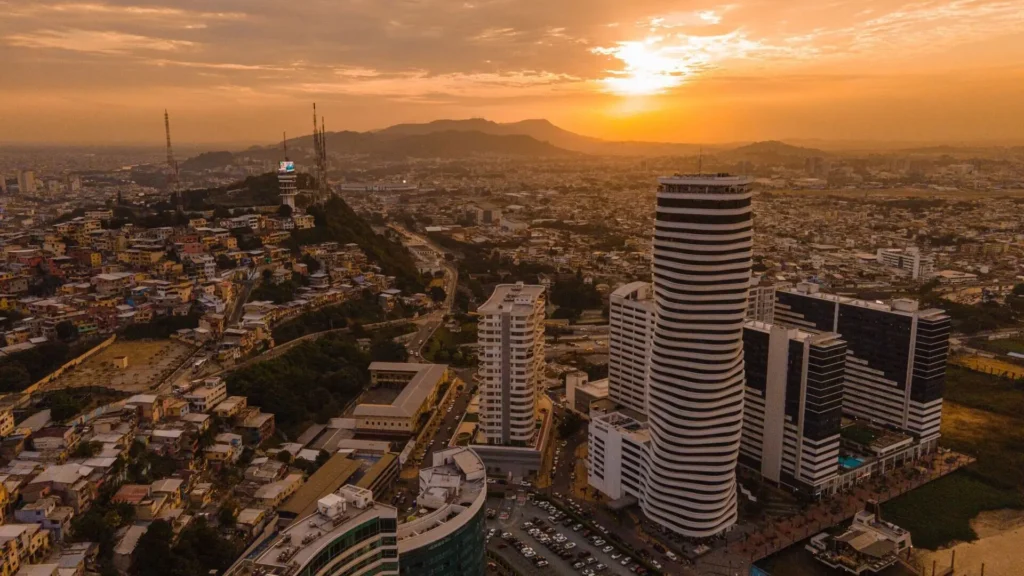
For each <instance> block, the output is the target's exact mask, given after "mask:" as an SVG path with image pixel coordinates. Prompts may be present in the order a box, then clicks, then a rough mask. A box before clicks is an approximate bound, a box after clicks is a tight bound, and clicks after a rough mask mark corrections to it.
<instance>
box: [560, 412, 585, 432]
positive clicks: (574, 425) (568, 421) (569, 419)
mask: <svg viewBox="0 0 1024 576" xmlns="http://www.w3.org/2000/svg"><path fill="white" fill-rule="evenodd" d="M581 426H583V418H580V416H579V414H576V413H575V412H569V411H566V412H565V414H564V415H563V416H562V421H561V422H559V423H558V437H559V438H568V437H569V436H572V435H573V434H575V433H576V432H578V431H579V429H580V427H581Z"/></svg>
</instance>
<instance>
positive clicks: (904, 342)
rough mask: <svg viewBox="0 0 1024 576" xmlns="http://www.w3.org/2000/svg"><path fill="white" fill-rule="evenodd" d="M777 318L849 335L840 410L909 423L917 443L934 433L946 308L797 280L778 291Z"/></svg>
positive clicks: (945, 350) (946, 335) (939, 404)
mask: <svg viewBox="0 0 1024 576" xmlns="http://www.w3.org/2000/svg"><path fill="white" fill-rule="evenodd" d="M775 298H776V303H775V322H776V323H781V324H786V325H789V326H794V327H797V328H801V329H804V330H813V331H819V332H835V333H838V334H839V335H840V336H841V337H842V338H843V340H845V341H846V342H847V351H846V376H845V382H844V386H843V412H845V413H847V414H850V415H852V416H856V417H858V418H863V419H865V420H870V421H872V422H876V423H878V424H883V425H886V426H891V427H895V428H898V429H901V430H906V431H908V432H911V433H912V434H914V435H916V436H917V437H918V438H919V439H920V440H921V443H922V444H926V445H927V444H932V445H934V443H935V442H936V441H937V439H938V437H939V427H940V425H941V424H942V386H943V383H944V382H945V379H946V356H947V353H948V352H949V333H950V322H949V316H948V315H947V314H946V313H945V312H944V311H942V310H938V309H929V310H920V309H918V303H917V302H916V301H914V300H903V299H897V300H893V301H892V302H891V303H888V304H882V303H878V302H869V301H866V300H857V299H853V298H846V297H843V296H837V295H834V294H824V293H822V292H819V291H818V286H817V285H816V284H810V283H801V284H799V285H797V286H796V287H794V288H786V289H782V290H779V291H778V292H776V295H775Z"/></svg>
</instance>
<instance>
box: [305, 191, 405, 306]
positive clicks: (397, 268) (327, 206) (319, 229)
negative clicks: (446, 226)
mask: <svg viewBox="0 0 1024 576" xmlns="http://www.w3.org/2000/svg"><path fill="white" fill-rule="evenodd" d="M306 211H307V213H309V214H312V215H313V217H314V218H315V219H316V227H315V228H310V229H308V230H296V231H294V232H293V233H292V242H293V243H295V244H296V245H300V244H316V243H320V242H331V241H333V242H338V243H340V244H348V243H350V242H354V243H355V244H357V245H358V246H359V248H361V249H362V250H363V252H365V253H366V255H367V257H368V258H369V259H370V260H371V261H373V262H375V263H376V264H377V265H378V266H380V267H381V270H382V271H383V272H384V274H387V275H389V276H394V277H395V281H396V283H397V285H398V287H399V288H401V289H403V290H406V291H410V292H419V291H421V290H423V284H422V282H421V281H420V275H419V272H418V271H417V269H416V263H415V262H414V261H413V259H412V255H410V254H409V251H408V250H406V249H405V247H404V246H402V245H401V244H400V243H398V242H393V241H391V240H390V239H388V238H386V237H384V236H380V235H378V234H377V233H375V232H374V231H373V228H371V227H370V224H369V223H368V222H367V221H366V220H364V219H363V217H362V216H359V215H358V214H356V213H355V211H353V210H352V208H351V207H350V206H349V205H348V204H347V203H346V202H345V201H344V200H342V199H341V198H339V197H337V196H335V197H333V198H331V199H330V200H328V201H327V202H326V203H324V204H323V205H316V206H310V207H309V208H308V209H307V210H306Z"/></svg>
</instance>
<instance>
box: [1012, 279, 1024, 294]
mask: <svg viewBox="0 0 1024 576" xmlns="http://www.w3.org/2000/svg"><path fill="white" fill-rule="evenodd" d="M1013 295H1014V296H1024V282H1021V283H1020V284H1016V285H1014V287H1013Z"/></svg>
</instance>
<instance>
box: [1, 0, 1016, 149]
mask: <svg viewBox="0 0 1024 576" xmlns="http://www.w3.org/2000/svg"><path fill="white" fill-rule="evenodd" d="M0 13H2V14H3V17H2V18H0V46H3V53H4V64H5V77H6V78H7V79H8V81H7V82H5V83H4V84H5V85H4V87H3V88H0V107H2V109H4V110H6V111H7V112H8V113H5V114H2V115H0V142H5V143H90V144H110V143H153V142H154V136H155V139H156V141H157V142H158V141H159V136H160V133H161V129H162V126H161V120H162V118H161V112H162V110H163V109H164V108H170V109H172V110H173V113H174V114H175V122H176V126H175V128H176V130H175V131H176V137H177V140H178V141H179V142H183V143H204V142H219V143H223V142H231V143H269V142H273V141H274V140H276V139H277V138H278V135H279V134H280V133H281V131H282V130H287V131H289V132H290V133H294V134H300V133H306V134H308V133H309V131H310V129H309V121H308V115H307V114H306V113H305V111H306V110H307V106H308V103H309V102H310V101H314V100H315V101H317V102H319V103H320V106H321V110H322V111H323V113H324V115H325V116H326V117H327V123H328V130H359V131H365V130H373V129H380V128H384V127H386V126H388V125H391V124H395V123H400V122H423V121H430V120H434V119H439V118H456V119H458V118H469V117H485V118H488V119H490V120H495V121H502V122H505V121H516V120H521V119H527V118H546V119H549V120H551V121H552V122H554V123H555V124H557V125H559V126H561V127H564V128H566V129H569V130H573V131H575V132H578V133H582V134H586V135H588V136H595V137H600V138H605V139H611V140H649V141H673V142H702V143H715V142H742V141H753V140H765V139H786V140H794V139H821V140H832V141H851V140H855V141H883V142H884V141H900V142H917V143H921V142H989V143H1007V142H1014V141H1019V140H1020V138H1021V136H1020V132H1019V126H1020V125H1021V124H1022V123H1024V11H1022V10H1021V7H1020V4H1019V2H1016V1H1013V0H957V1H948V0H870V1H855V0H837V1H834V2H829V3H820V2H816V1H814V0H738V1H734V2H721V1H681V2H680V1H671V2H670V1H667V0H655V1H640V2H613V1H610V0H563V1H556V2H543V1H539V0H523V1H510V0H465V1H448V0H420V1H405V2H397V1H391V0H388V1H363V0H355V1H344V2H298V3H289V2H280V1H275V0H252V1H248V2H236V1H229V0H206V1H202V2H200V1H181V2H174V3H168V2H154V1H148V0H137V1H124V2H115V1H111V2H105V1H102V0H96V1H83V2H74V1H53V0H42V1H34V2H17V1H0Z"/></svg>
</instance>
